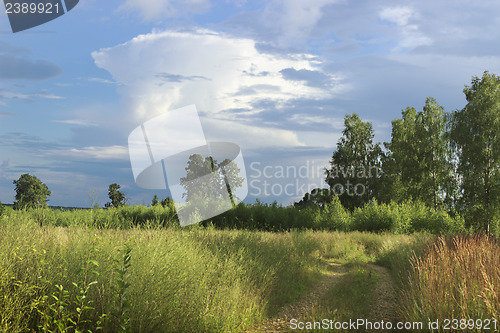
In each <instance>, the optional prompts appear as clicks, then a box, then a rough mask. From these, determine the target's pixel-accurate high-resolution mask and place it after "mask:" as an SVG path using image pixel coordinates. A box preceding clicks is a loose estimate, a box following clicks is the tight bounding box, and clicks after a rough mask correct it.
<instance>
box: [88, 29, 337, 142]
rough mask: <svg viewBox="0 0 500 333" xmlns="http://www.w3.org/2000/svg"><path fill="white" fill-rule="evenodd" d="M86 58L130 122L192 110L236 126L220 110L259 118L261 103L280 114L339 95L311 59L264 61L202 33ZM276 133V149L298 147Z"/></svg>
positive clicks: (160, 37)
mask: <svg viewBox="0 0 500 333" xmlns="http://www.w3.org/2000/svg"><path fill="white" fill-rule="evenodd" d="M92 57H93V58H94V60H95V63H96V64H97V66H99V67H101V68H103V69H105V70H107V71H108V72H110V73H111V75H112V77H113V79H114V80H115V81H117V82H119V83H121V84H123V85H124V88H123V89H121V90H120V91H121V92H122V94H123V96H124V98H125V99H126V100H127V102H126V103H125V104H127V105H129V106H130V108H131V112H132V113H133V114H134V115H135V121H136V122H141V121H144V120H147V119H150V118H153V117H154V116H156V115H158V114H161V113H163V112H165V111H167V110H172V109H175V108H178V107H182V106H185V105H190V104H195V105H196V106H197V108H198V110H199V111H201V112H202V113H203V114H204V115H206V116H207V117H212V116H213V115H216V114H217V115H218V117H216V118H217V119H219V121H223V120H234V117H232V114H231V112H224V111H225V110H226V111H227V110H251V112H253V113H258V112H261V111H264V110H265V108H266V106H265V103H264V104H263V103H260V102H261V101H266V100H272V101H273V102H274V103H273V107H275V108H278V109H279V108H280V107H283V106H284V105H285V104H286V103H287V102H290V101H293V100H297V99H310V100H321V99H325V98H331V96H332V95H335V94H336V93H338V92H339V91H340V90H341V89H342V85H341V83H340V82H338V80H337V79H336V78H334V77H333V76H332V75H326V74H323V73H322V72H321V66H322V61H321V59H318V58H317V57H315V56H313V55H310V54H305V53H302V54H287V55H275V54H266V53H262V52H259V51H258V50H257V48H256V42H255V41H254V40H252V39H249V38H236V37H232V36H227V35H224V34H220V33H215V32H213V31H208V30H197V31H192V32H179V31H163V32H152V33H150V34H146V35H140V36H138V37H136V38H134V39H132V40H130V41H128V42H126V43H123V44H121V45H118V46H115V47H111V48H106V49H101V50H99V51H96V52H93V53H92ZM259 105H261V107H260V108H259V107H258V106H259ZM212 118H213V117H212ZM221 124H222V123H221ZM212 125H213V126H215V124H213V123H212ZM231 126H232V127H231ZM231 126H229V127H228V126H219V128H220V129H221V130H222V131H230V130H229V128H234V126H237V124H234V123H233V124H232V125H231ZM268 131H269V129H268ZM250 132H252V130H250ZM253 132H254V131H253ZM238 133H239V134H240V135H241V133H246V132H241V131H239V132H238ZM276 133H277V134H276V135H282V137H281V139H276V140H275V142H280V143H283V144H284V141H288V142H289V144H300V142H298V141H297V140H296V137H293V136H291V135H289V134H287V133H285V132H280V131H277V132H276ZM221 135H222V134H221ZM255 142H260V141H259V140H257V141H253V142H252V145H253V144H255Z"/></svg>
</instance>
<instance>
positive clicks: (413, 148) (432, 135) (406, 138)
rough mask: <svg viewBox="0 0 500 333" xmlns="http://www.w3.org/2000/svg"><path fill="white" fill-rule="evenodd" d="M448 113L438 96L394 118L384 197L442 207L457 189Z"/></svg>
mask: <svg viewBox="0 0 500 333" xmlns="http://www.w3.org/2000/svg"><path fill="white" fill-rule="evenodd" d="M446 125H447V114H446V112H445V111H444V108H443V107H442V106H440V105H439V104H437V102H436V100H435V99H434V98H431V97H429V98H427V99H426V101H425V105H424V108H423V111H421V112H417V111H416V110H415V108H411V107H407V108H406V109H405V110H403V111H402V117H401V119H396V120H394V121H392V137H391V142H390V143H385V146H386V148H387V149H388V153H387V158H386V159H385V160H384V177H383V182H384V191H385V192H386V193H384V194H383V195H381V197H380V198H381V199H382V200H383V201H386V202H388V201H390V200H394V201H398V202H402V201H404V200H408V199H411V200H415V201H422V202H424V203H425V204H426V205H427V206H429V207H434V208H435V209H438V208H439V207H442V206H443V204H444V202H445V201H446V203H447V204H448V206H449V207H450V206H451V202H450V200H449V197H450V195H451V194H452V193H453V186H451V185H452V183H451V178H450V177H451V171H452V165H451V163H450V155H449V144H448V137H447V133H446Z"/></svg>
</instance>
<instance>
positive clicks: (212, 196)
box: [180, 154, 244, 207]
mask: <svg viewBox="0 0 500 333" xmlns="http://www.w3.org/2000/svg"><path fill="white" fill-rule="evenodd" d="M185 170H186V177H183V178H181V179H180V184H181V185H182V186H183V187H184V189H185V191H186V192H185V193H184V194H183V197H184V198H186V202H189V201H192V200H194V199H196V200H200V199H209V200H218V199H220V198H223V196H224V194H225V193H228V194H229V198H230V199H231V203H232V205H233V207H234V206H235V202H234V199H235V198H234V193H233V191H234V189H236V188H238V187H241V186H242V184H243V181H244V178H242V177H240V176H239V173H240V169H239V168H238V166H237V165H236V163H234V162H233V161H231V160H230V159H225V160H224V161H222V162H221V163H217V161H216V160H214V159H213V158H212V157H211V156H208V157H205V158H203V156H201V155H199V154H193V155H191V156H190V157H189V160H188V163H187V166H186V168H185Z"/></svg>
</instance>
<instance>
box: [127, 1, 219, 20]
mask: <svg viewBox="0 0 500 333" xmlns="http://www.w3.org/2000/svg"><path fill="white" fill-rule="evenodd" d="M209 8H210V0H126V1H125V3H124V4H123V5H122V6H120V8H119V9H120V10H122V11H128V12H131V13H137V14H139V15H140V16H141V17H142V18H143V19H144V20H146V21H156V20H159V19H162V18H163V19H165V18H171V17H176V16H184V15H188V14H191V13H194V14H197V13H203V12H205V11H206V10H208V9H209Z"/></svg>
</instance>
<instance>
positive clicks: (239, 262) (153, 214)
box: [0, 202, 500, 332]
mask: <svg viewBox="0 0 500 333" xmlns="http://www.w3.org/2000/svg"><path fill="white" fill-rule="evenodd" d="M341 208H342V207H341V205H337V204H336V203H335V202H332V203H331V204H330V205H327V206H326V207H325V208H324V209H323V210H321V211H318V210H308V209H305V210H296V209H293V208H284V207H278V206H276V205H264V204H257V205H253V206H245V205H240V206H239V207H236V208H235V209H234V210H232V211H230V212H228V213H227V214H223V215H221V216H219V217H217V218H215V219H213V220H211V221H208V222H206V223H203V224H198V225H193V226H190V227H185V228H180V227H179V226H178V225H177V224H176V221H175V213H174V212H173V211H172V210H170V209H168V207H167V208H163V207H161V206H154V207H145V206H142V207H141V206H136V207H122V208H118V209H108V210H104V209H98V208H95V209H88V210H73V211H62V210H51V209H38V210H28V211H15V210H12V209H10V208H7V209H5V210H4V212H3V214H2V215H1V216H0V331H1V332H88V331H91V332H97V331H102V332H244V331H247V330H251V329H252V328H253V327H258V326H259V323H262V322H264V321H266V320H269V319H270V318H273V317H274V316H275V315H276V314H277V313H279V312H280V310H281V309H283V308H284V307H285V306H287V305H289V304H293V303H294V302H296V301H297V300H298V299H300V298H301V297H302V296H303V295H305V294H307V292H308V291H309V290H311V289H312V288H314V286H315V285H317V284H318V282H319V281H321V280H322V279H323V278H324V276H325V274H326V272H327V271H328V269H329V264H331V263H335V264H336V265H341V267H343V268H344V269H345V271H346V275H345V276H343V277H342V278H341V281H340V284H338V285H337V286H336V287H334V288H333V289H332V290H329V291H327V292H326V293H325V295H323V296H322V297H321V299H320V302H319V304H318V305H317V306H316V307H314V308H313V309H312V310H311V311H310V312H308V313H307V317H308V318H307V319H310V320H316V319H318V320H319V319H320V318H329V319H332V320H335V321H343V320H348V319H349V318H351V319H353V318H363V317H366V316H368V315H369V312H370V308H371V307H372V304H373V302H375V301H376V299H377V297H378V295H377V294H376V288H375V287H374V286H375V285H376V284H377V283H378V278H379V277H378V276H377V272H375V271H374V270H373V269H371V268H370V267H371V266H370V264H376V265H378V266H383V267H385V268H387V269H388V270H389V272H390V274H391V282H392V283H393V285H394V287H395V290H396V295H397V298H396V300H395V302H397V305H396V308H397V309H399V310H398V313H397V314H396V316H397V318H398V319H399V320H405V321H424V322H427V321H428V320H429V319H432V320H436V319H439V320H444V319H445V318H459V319H464V320H467V321H468V320H470V319H473V320H477V319H494V318H496V319H498V318H499V314H500V246H499V244H498V240H497V239H496V238H495V237H492V236H485V235H481V234H475V233H474V232H473V231H472V230H467V229H465V227H464V226H463V223H462V221H461V220H460V219H458V218H452V217H450V216H448V215H446V214H444V213H434V215H433V214H430V213H429V211H427V210H426V208H425V207H423V206H419V205H412V204H403V205H379V204H374V205H372V206H367V207H365V208H363V209H360V210H356V211H354V212H353V213H350V212H347V211H342V210H341ZM301 221H303V223H304V224H303V223H301ZM467 324H470V322H467ZM474 325H475V324H474ZM497 328H498V324H497ZM448 331H449V330H448ZM451 331H454V330H451ZM455 331H458V330H455ZM469 331H481V329H477V326H474V327H473V329H469ZM493 331H494V330H491V332H493Z"/></svg>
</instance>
